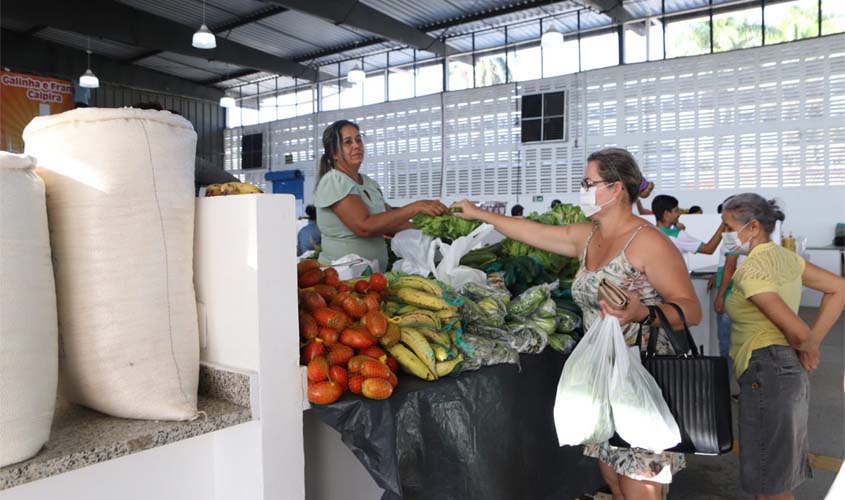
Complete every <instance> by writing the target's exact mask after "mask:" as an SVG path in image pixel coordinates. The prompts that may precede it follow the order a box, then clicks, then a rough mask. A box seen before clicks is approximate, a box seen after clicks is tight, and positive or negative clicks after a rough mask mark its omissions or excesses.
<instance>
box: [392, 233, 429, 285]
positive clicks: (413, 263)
mask: <svg viewBox="0 0 845 500" xmlns="http://www.w3.org/2000/svg"><path fill="white" fill-rule="evenodd" d="M433 241H434V238H432V237H431V236H428V235H425V234H423V232H422V231H420V230H419V229H406V230H405V231H400V232H398V233H396V236H394V237H393V239H392V240H390V248H391V249H392V250H393V253H395V254H396V256H397V257H399V260H397V261H396V262H394V263H393V268H392V269H391V270H392V271H393V272H401V273H405V274H418V275H420V276H424V277H428V275H429V274H431V270H432V269H433V268H434V246H433V245H432V242H433Z"/></svg>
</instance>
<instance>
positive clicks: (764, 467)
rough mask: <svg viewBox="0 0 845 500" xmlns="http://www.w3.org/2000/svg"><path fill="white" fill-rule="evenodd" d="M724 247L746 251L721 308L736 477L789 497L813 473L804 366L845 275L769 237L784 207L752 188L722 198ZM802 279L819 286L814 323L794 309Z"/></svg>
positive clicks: (831, 320) (815, 354)
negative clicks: (733, 410) (735, 432)
mask: <svg viewBox="0 0 845 500" xmlns="http://www.w3.org/2000/svg"><path fill="white" fill-rule="evenodd" d="M722 220H723V221H724V223H725V225H726V226H727V227H728V228H729V230H730V232H726V233H724V234H723V235H722V237H723V240H724V244H725V246H726V247H727V248H728V250H730V251H732V252H735V253H738V254H740V255H747V258H746V259H745V262H743V263H742V265H740V266H739V269H737V271H736V273H735V274H734V277H733V282H734V291H733V293H731V294H730V296H729V297H728V299H727V301H726V303H725V308H726V309H727V311H728V314H729V315H730V317H731V321H732V322H733V328H732V331H731V357H732V358H733V360H734V369H735V372H736V375H737V378H738V379H739V386H740V394H739V469H740V485H741V487H742V489H743V490H745V491H746V492H747V493H750V494H752V495H755V497H756V498H757V499H758V500H759V499H792V498H794V497H793V495H792V490H794V489H795V488H796V487H797V486H798V485H800V484H801V483H802V482H804V480H806V479H809V478H811V477H812V471H811V469H810V463H809V444H808V440H807V418H808V412H809V406H810V405H809V403H810V379H809V377H808V375H807V373H808V372H811V371H813V370H815V369H816V368H817V367H818V365H819V346H820V345H821V343H822V340H823V339H824V338H825V336H826V335H827V334H828V332H829V331H830V329H831V328H832V327H833V326H834V324H836V322H837V321H838V320H839V317H840V316H841V314H842V308H843V306H845V278H842V277H840V276H836V275H835V274H833V273H831V272H828V271H826V270H824V269H821V268H819V267H817V266H814V265H813V264H810V263H809V262H805V261H804V259H802V258H801V257H800V256H799V255H798V254H797V253H795V252H792V251H789V250H787V249H785V248H783V247H782V246H780V245H776V244H775V243H774V242H772V240H771V233H772V231H774V229H775V224H776V223H777V221H782V220H784V214H783V212H782V211H781V210H780V208H778V206H777V204H776V203H775V202H774V201H768V200H766V199H765V198H763V197H762V196H760V195H758V194H754V193H745V194H739V195H736V196H734V197H732V198H730V199H729V200H727V201H725V203H724V206H723V210H722ZM802 285H803V286H806V287H808V288H811V289H813V290H818V291H820V292H822V293H823V294H824V297H823V298H822V301H821V306H820V307H819V309H818V313H817V314H816V318H815V320H814V321H813V324H812V325H807V324H806V323H805V322H804V320H803V319H801V317H800V316H799V315H798V307H799V305H800V302H801V290H802V288H801V287H802Z"/></svg>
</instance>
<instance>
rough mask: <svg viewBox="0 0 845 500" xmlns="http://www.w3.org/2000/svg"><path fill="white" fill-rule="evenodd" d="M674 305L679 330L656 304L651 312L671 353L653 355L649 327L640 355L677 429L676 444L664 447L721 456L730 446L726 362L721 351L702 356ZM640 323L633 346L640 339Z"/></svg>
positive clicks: (612, 440) (653, 336) (653, 342)
mask: <svg viewBox="0 0 845 500" xmlns="http://www.w3.org/2000/svg"><path fill="white" fill-rule="evenodd" d="M669 305H670V306H672V307H674V308H675V310H676V311H678V314H679V315H680V317H681V320H682V321H683V323H684V331H683V333H678V332H675V331H674V330H673V329H672V327H671V326H670V325H669V321H668V320H667V319H666V315H665V314H664V313H663V311H662V310H660V308H659V307H654V306H650V307H649V308H652V307H653V308H654V312H655V314H656V315H657V317H658V318H659V319H660V324H661V326H662V328H663V330H664V331H665V333H666V335H667V337H668V339H669V342H670V343H671V344H672V348H673V349H674V350H675V353H676V354H674V355H660V354H657V353H656V351H657V337H658V335H659V333H660V332H658V331H655V332H652V334H651V336H650V338H649V339H648V347H647V349H646V352H645V353H643V354H642V362H643V366H644V367H645V369H646V370H647V371H648V372H649V373H650V374H651V376H652V377H654V380H655V381H656V382H657V385H658V386H660V389H661V390H662V392H663V398H664V399H665V400H666V404H667V405H668V406H669V410H670V411H671V412H672V416H674V417H675V421H676V422H677V423H678V427H679V428H680V430H681V443H680V444H678V446H675V447H674V448H671V449H669V450H666V451H674V452H679V453H695V454H698V455H721V454H723V453H727V452H729V451H731V448H732V447H733V425H732V420H731V393H730V383H729V380H728V361H727V359H725V358H723V357H721V356H702V355H701V354H700V353H699V352H698V348H697V347H696V346H695V341H694V340H693V338H692V334H691V333H690V331H689V327H688V326H687V320H686V317H685V316H684V312H683V311H682V310H681V308H680V307H678V305H677V304H671V303H670V304H669ZM642 328H643V327H642V325H640V332H639V334H638V335H637V345H638V346H639V345H640V342H641V339H642ZM610 444H611V445H613V446H617V447H620V448H630V445H629V444H628V443H627V442H626V441H625V440H623V439H622V438H621V437H619V435H618V434H614V435H613V437H611V438H610Z"/></svg>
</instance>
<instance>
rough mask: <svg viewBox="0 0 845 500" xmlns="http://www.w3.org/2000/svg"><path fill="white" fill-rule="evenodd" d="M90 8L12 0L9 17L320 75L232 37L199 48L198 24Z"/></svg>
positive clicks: (107, 2) (115, 7) (97, 1)
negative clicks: (193, 43)
mask: <svg viewBox="0 0 845 500" xmlns="http://www.w3.org/2000/svg"><path fill="white" fill-rule="evenodd" d="M85 7H86V8H85V9H84V11H81V10H79V8H78V7H77V6H76V5H74V3H73V2H67V1H66V0H41V1H39V2H31V1H27V0H6V1H4V2H3V8H4V11H3V15H4V16H8V17H11V18H15V19H21V20H24V21H27V22H30V23H33V24H43V25H46V26H50V27H54V28H58V29H63V30H67V31H74V32H76V33H82V34H85V35H89V36H96V37H102V38H105V39H108V40H114V41H117V42H121V43H124V44H127V45H133V46H136V47H145V48H148V49H155V50H161V51H166V52H173V53H176V54H182V55H187V56H192V57H197V58H200V59H214V60H217V61H222V62H227V63H230V64H234V65H237V66H240V67H248V68H254V69H256V70H261V71H267V72H269V73H276V74H280V75H287V76H291V77H295V78H302V79H303V80H310V81H317V79H318V77H319V74H318V71H317V70H316V69H313V68H310V67H308V66H305V65H302V64H299V63H296V62H294V61H291V60H289V59H284V58H281V57H278V56H274V55H272V54H268V53H267V52H262V51H260V50H256V49H253V48H251V47H247V46H245V45H241V44H238V43H235V42H230V41H229V40H226V39H218V40H217V48H216V49H212V50H202V49H196V48H194V47H192V46H191V44H190V40H191V37H192V36H193V33H194V28H192V27H189V26H185V25H182V24H179V23H177V22H175V21H171V20H169V19H165V18H163V17H159V16H156V15H154V14H150V13H149V12H145V11H142V10H138V9H134V8H132V7H129V6H126V5H123V4H120V3H117V2H114V1H111V0H88V1H87V2H86V5H85ZM91 12H96V13H97V15H96V16H94V15H91V14H90V13H91ZM324 76H325V77H326V78H330V76H328V75H324Z"/></svg>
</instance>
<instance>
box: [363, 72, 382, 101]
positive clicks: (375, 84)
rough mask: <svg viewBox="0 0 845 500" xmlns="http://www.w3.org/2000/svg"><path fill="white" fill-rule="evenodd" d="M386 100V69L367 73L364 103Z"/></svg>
mask: <svg viewBox="0 0 845 500" xmlns="http://www.w3.org/2000/svg"><path fill="white" fill-rule="evenodd" d="M384 101H385V99H384V71H379V72H378V73H372V74H369V75H367V79H366V80H364V105H367V104H378V103H380V102H384Z"/></svg>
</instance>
